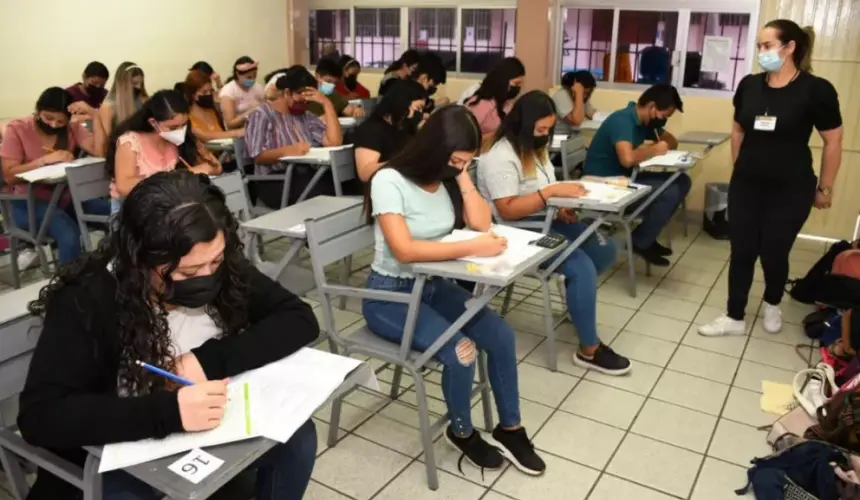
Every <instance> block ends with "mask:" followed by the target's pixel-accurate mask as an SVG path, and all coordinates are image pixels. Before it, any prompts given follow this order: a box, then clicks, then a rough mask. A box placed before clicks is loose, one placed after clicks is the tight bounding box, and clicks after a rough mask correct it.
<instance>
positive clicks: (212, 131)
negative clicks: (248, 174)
mask: <svg viewBox="0 0 860 500" xmlns="http://www.w3.org/2000/svg"><path fill="white" fill-rule="evenodd" d="M182 89H183V92H184V96H185V100H186V101H187V102H188V103H189V112H188V119H189V121H190V122H191V132H193V133H194V136H195V137H197V138H198V139H199V140H200V141H202V142H204V143H206V142H209V141H214V140H217V139H232V138H235V137H242V136H244V135H245V129H244V128H239V129H234V130H225V129H224V117H223V116H222V115H221V111H220V110H219V109H218V106H216V105H215V96H214V89H213V88H212V79H211V78H210V77H208V76H207V75H206V73H204V72H202V71H198V70H192V71H189V72H188V76H187V77H185V81H184V82H183V83H182ZM221 167H222V169H223V170H224V172H232V171H234V170H236V168H237V166H236V162H235V160H234V159H232V158H231V159H229V161H225V162H222V164H221Z"/></svg>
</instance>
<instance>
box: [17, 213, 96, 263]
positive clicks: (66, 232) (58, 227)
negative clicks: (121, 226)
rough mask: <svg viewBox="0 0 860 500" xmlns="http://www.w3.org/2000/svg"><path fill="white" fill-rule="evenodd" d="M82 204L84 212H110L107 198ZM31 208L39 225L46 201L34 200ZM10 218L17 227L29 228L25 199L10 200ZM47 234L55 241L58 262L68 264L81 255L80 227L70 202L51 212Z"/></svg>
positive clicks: (43, 218)
mask: <svg viewBox="0 0 860 500" xmlns="http://www.w3.org/2000/svg"><path fill="white" fill-rule="evenodd" d="M82 205H83V209H84V212H86V213H87V214H92V215H108V214H110V206H109V205H108V202H107V200H102V199H94V200H88V201H85V202H83V203H82ZM33 208H34V210H35V212H36V224H37V225H38V226H41V225H42V221H43V220H45V212H46V211H47V210H48V202H47V201H40V200H36V203H35V206H34V207H33ZM12 218H13V219H14V220H15V224H16V225H17V226H18V227H20V228H22V229H27V230H29V229H30V222H29V220H28V215H27V202H26V201H13V202H12ZM37 230H38V228H37ZM48 236H50V237H51V238H53V240H54V241H55V242H56V243H57V259H58V261H59V263H60V264H68V263H69V262H72V261H74V260H75V259H77V258H78V257H79V256H80V255H81V229H80V227H78V219H77V217H76V216H75V209H74V206H73V205H72V204H71V203H70V204H69V205H68V206H67V207H66V208H65V209H61V208H59V207H57V208H56V209H55V210H54V212H53V214H51V221H50V222H49V224H48Z"/></svg>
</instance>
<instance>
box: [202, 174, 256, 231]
mask: <svg viewBox="0 0 860 500" xmlns="http://www.w3.org/2000/svg"><path fill="white" fill-rule="evenodd" d="M211 180H212V184H214V185H215V186H218V187H219V188H220V189H221V191H224V196H225V197H226V198H227V208H228V209H229V210H230V213H232V214H233V215H234V216H235V217H236V218H237V219H239V220H240V221H246V220H249V219H250V218H251V202H250V201H249V200H248V191H247V188H246V186H245V181H244V180H243V179H242V174H241V173H240V172H239V171H236V172H230V173H229V174H223V175H219V176H217V177H212V178H211Z"/></svg>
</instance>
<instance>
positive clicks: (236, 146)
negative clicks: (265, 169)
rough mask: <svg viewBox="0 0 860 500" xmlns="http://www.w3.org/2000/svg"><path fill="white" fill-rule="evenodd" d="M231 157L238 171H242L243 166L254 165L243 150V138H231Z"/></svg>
mask: <svg viewBox="0 0 860 500" xmlns="http://www.w3.org/2000/svg"><path fill="white" fill-rule="evenodd" d="M233 156H235V157H236V165H238V167H239V170H243V168H244V167H245V165H250V164H252V163H254V161H253V160H252V159H251V158H249V157H248V153H247V150H246V149H245V138H244V137H234V138H233Z"/></svg>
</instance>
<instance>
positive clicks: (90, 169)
mask: <svg viewBox="0 0 860 500" xmlns="http://www.w3.org/2000/svg"><path fill="white" fill-rule="evenodd" d="M66 183H67V184H68V186H69V193H70V194H71V195H72V205H73V206H74V207H75V216H76V217H77V219H78V227H79V228H80V230H81V239H82V242H83V244H84V248H85V249H86V250H87V251H88V252H91V251H92V250H93V244H92V239H91V238H90V231H89V228H88V227H87V223H99V224H105V225H107V224H108V223H109V220H110V216H108V215H95V214H88V213H86V212H85V211H84V207H83V203H84V202H85V201H89V200H95V199H98V198H106V197H108V196H110V177H108V175H107V172H106V171H105V162H103V161H100V162H96V163H90V164H87V165H81V166H79V167H73V168H67V169H66Z"/></svg>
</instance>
